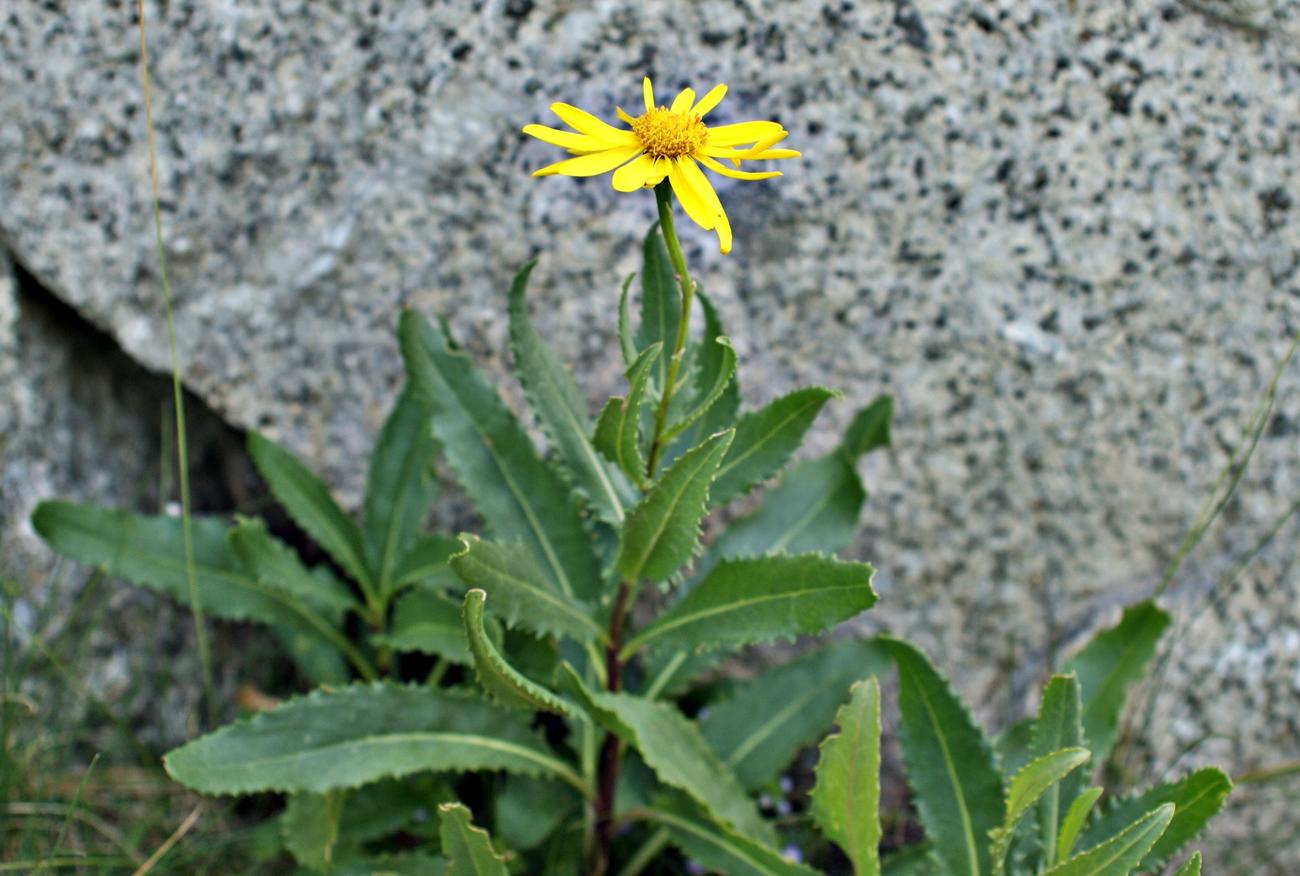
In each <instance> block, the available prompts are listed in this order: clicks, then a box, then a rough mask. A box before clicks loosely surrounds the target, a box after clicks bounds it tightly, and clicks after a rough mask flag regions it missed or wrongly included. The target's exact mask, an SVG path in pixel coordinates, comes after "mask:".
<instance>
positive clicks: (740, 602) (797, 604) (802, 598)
mask: <svg viewBox="0 0 1300 876" xmlns="http://www.w3.org/2000/svg"><path fill="white" fill-rule="evenodd" d="M687 459H689V457H688V456H687V457H682V460H683V461H685V460H687ZM874 574H875V570H874V569H873V568H871V566H869V565H867V564H866V563H852V562H845V561H842V560H836V559H833V558H831V557H825V556H821V555H819V554H798V555H796V556H771V557H753V558H749V559H731V560H723V561H722V562H720V563H718V565H716V566H714V568H713V571H711V572H709V574H708V575H707V576H706V577H705V578H704V580H703V581H701V582H700V583H699V584H697V585H696V586H695V589H694V590H692V591H691V592H690V593H688V594H687V595H686V597H685V598H683V599H682V600H681V601H679V602H677V603H676V604H675V605H673V606H672V607H671V608H669V609H668V610H667V611H665V612H664V613H663V614H661V615H659V617H657V618H656V619H655V620H654V621H652V622H651V623H650V624H648V625H647V626H646V627H645V628H644V629H642V630H641V631H640V632H638V633H637V634H636V635H635V636H633V637H632V639H631V640H629V641H628V643H627V644H626V645H625V646H624V647H623V654H624V656H627V655H630V654H632V653H634V652H635V651H637V650H638V649H639V648H642V647H646V646H650V647H654V648H669V649H688V648H705V649H711V648H734V647H736V646H738V645H747V644H750V643H753V642H766V641H771V640H772V639H777V638H782V637H787V638H794V637H795V636H797V635H799V634H801V633H818V632H821V631H822V630H825V629H828V628H829V627H832V626H834V625H835V624H837V623H840V622H841V621H845V620H848V619H849V618H851V617H854V616H856V615H858V614H860V613H861V612H863V611H866V610H867V609H868V608H870V607H871V606H873V605H875V603H876V593H875V591H874V590H872V589H871V578H872V576H873V575H874Z"/></svg>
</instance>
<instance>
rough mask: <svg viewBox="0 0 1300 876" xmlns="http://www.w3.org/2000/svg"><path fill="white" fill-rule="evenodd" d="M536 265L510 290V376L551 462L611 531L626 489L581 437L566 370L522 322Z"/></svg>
mask: <svg viewBox="0 0 1300 876" xmlns="http://www.w3.org/2000/svg"><path fill="white" fill-rule="evenodd" d="M536 264H537V263H536V261H531V262H529V263H528V264H526V265H524V267H523V268H522V269H521V270H520V271H519V273H518V274H517V275H516V276H515V280H514V283H512V284H511V286H510V300H509V314H510V348H511V350H512V351H513V352H514V355H515V374H516V375H517V376H518V377H519V382H520V384H521V385H522V386H523V388H524V394H525V395H526V396H527V398H528V404H529V405H530V406H531V407H532V409H533V413H534V414H536V415H537V420H538V423H540V424H541V427H542V431H543V432H545V433H546V437H547V440H548V441H549V442H550V445H551V449H552V451H553V452H554V455H555V459H556V461H557V462H558V463H559V464H560V466H561V467H562V468H563V469H564V471H565V472H566V473H567V475H568V477H569V481H570V483H571V484H572V485H573V487H574V489H576V490H577V491H578V492H579V493H580V494H581V495H582V496H583V497H584V498H585V499H586V501H587V504H588V505H589V506H590V508H591V510H592V511H593V512H594V513H595V515H596V516H597V517H599V518H600V519H601V520H604V521H605V522H606V523H609V524H610V525H611V526H617V525H619V524H620V523H622V522H623V509H624V506H625V505H627V504H630V503H631V501H632V500H633V496H632V493H631V489H630V487H629V486H628V484H627V483H626V482H625V481H624V480H623V479H622V476H621V475H617V474H616V473H615V472H614V471H612V470H611V469H610V468H609V466H608V465H607V464H606V463H605V461H604V460H603V459H601V458H600V457H599V456H598V455H597V453H596V448H594V447H592V444H591V439H589V438H588V437H587V436H588V435H590V434H591V432H592V424H591V419H590V418H589V417H588V416H587V398H586V396H585V395H583V393H582V390H581V389H579V388H578V384H577V383H576V382H575V381H574V379H573V375H572V374H571V373H569V369H568V368H566V367H565V365H564V363H563V362H561V361H560V358H559V356H557V355H555V352H554V351H553V350H551V348H550V347H548V346H546V343H545V342H544V341H543V340H542V339H541V337H540V336H539V335H538V334H537V332H536V330H535V329H534V328H533V324H532V323H531V322H530V321H529V319H528V305H527V302H526V301H525V300H524V292H525V288H526V287H527V284H528V275H529V274H530V273H531V272H532V270H533V266H534V265H536Z"/></svg>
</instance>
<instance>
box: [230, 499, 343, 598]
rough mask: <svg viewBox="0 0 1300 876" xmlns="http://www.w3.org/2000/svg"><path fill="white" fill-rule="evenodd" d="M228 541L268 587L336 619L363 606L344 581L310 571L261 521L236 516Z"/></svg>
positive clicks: (240, 559)
mask: <svg viewBox="0 0 1300 876" xmlns="http://www.w3.org/2000/svg"><path fill="white" fill-rule="evenodd" d="M226 541H227V543H228V544H229V545H230V551H231V553H233V554H234V555H235V557H236V558H237V559H238V560H239V562H240V563H241V564H242V565H243V567H244V569H245V570H246V571H247V572H248V574H250V575H252V576H253V577H254V578H255V579H257V582H258V583H259V584H261V585H262V586H263V587H266V588H267V589H268V590H278V591H280V592H282V593H284V594H285V595H287V596H290V597H293V598H294V599H298V600H301V601H302V602H305V603H306V604H308V605H310V606H312V607H313V608H316V609H318V610H320V611H323V612H325V613H326V614H327V615H328V616H329V617H330V618H331V619H332V620H334V621H335V622H337V621H338V619H339V618H340V617H341V616H342V614H343V612H345V611H351V610H357V609H359V608H361V606H360V604H359V603H358V602H357V600H356V599H355V598H354V597H353V595H352V593H351V592H349V590H348V588H347V587H346V586H345V585H344V584H343V582H342V581H340V580H338V579H337V578H335V577H334V576H333V575H330V574H328V573H326V574H324V575H320V574H314V573H313V572H312V571H310V570H308V569H307V567H306V566H304V565H303V564H302V561H301V560H300V559H298V554H297V553H295V552H294V551H293V550H292V549H291V548H290V547H289V546H288V545H286V544H285V543H284V542H282V541H280V540H279V539H276V538H274V537H272V535H271V534H270V533H269V532H267V531H266V524H265V523H263V522H262V521H261V520H258V519H256V518H250V517H236V518H235V525H234V526H233V527H232V528H231V529H230V530H228V531H227V533H226Z"/></svg>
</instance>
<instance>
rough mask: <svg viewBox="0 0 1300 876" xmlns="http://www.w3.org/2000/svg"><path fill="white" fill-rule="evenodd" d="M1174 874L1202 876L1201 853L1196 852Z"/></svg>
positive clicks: (1177, 875) (1175, 875)
mask: <svg viewBox="0 0 1300 876" xmlns="http://www.w3.org/2000/svg"><path fill="white" fill-rule="evenodd" d="M1174 876H1201V853H1200V852H1196V853H1194V854H1193V855H1192V856H1191V857H1190V858H1188V859H1187V861H1186V862H1184V863H1183V866H1181V867H1179V868H1178V869H1177V870H1175V871H1174Z"/></svg>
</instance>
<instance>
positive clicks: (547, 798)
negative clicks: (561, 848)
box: [492, 776, 581, 851]
mask: <svg viewBox="0 0 1300 876" xmlns="http://www.w3.org/2000/svg"><path fill="white" fill-rule="evenodd" d="M580 803H581V800H580V799H579V798H578V795H577V794H575V793H574V792H573V789H572V788H570V787H568V786H567V785H562V784H560V783H559V782H551V781H546V780H543V779H534V778H530V777H529V776H506V777H505V779H504V782H503V784H501V785H498V787H497V789H496V793H495V794H493V795H492V805H493V806H494V807H495V815H496V820H495V822H494V824H495V828H494V829H495V830H496V833H497V835H498V836H500V837H501V839H502V841H503V842H505V843H507V844H508V845H509V846H510V847H511V848H514V849H519V850H521V851H527V850H528V849H532V848H535V847H537V846H539V845H541V844H542V843H544V842H546V839H547V837H549V836H550V835H551V834H552V833H554V832H555V830H556V829H557V828H558V827H559V826H560V823H561V822H563V821H565V820H566V819H568V818H569V817H571V816H573V815H574V814H575V813H577V812H578V808H579V804H580Z"/></svg>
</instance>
